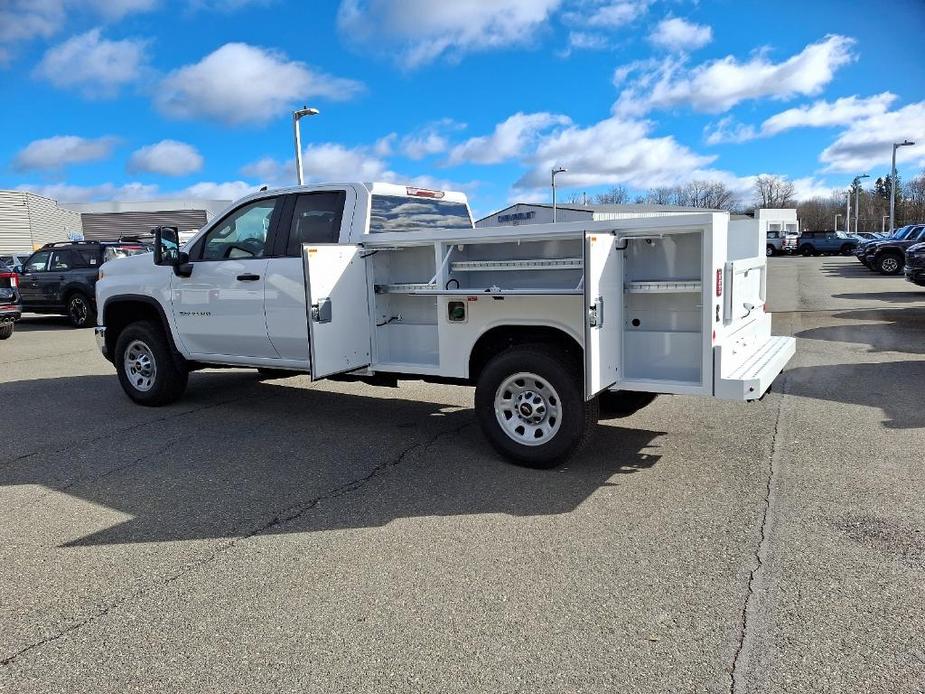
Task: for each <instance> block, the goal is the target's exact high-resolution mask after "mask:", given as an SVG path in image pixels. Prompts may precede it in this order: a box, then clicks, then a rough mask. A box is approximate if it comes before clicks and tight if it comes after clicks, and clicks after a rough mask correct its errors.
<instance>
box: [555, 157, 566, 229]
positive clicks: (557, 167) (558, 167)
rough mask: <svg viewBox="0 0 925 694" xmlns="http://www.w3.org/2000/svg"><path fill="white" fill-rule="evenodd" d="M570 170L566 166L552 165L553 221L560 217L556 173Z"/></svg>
mask: <svg viewBox="0 0 925 694" xmlns="http://www.w3.org/2000/svg"><path fill="white" fill-rule="evenodd" d="M566 171H568V169H566V168H565V167H564V166H554V167H552V221H553V223H555V222H556V220H557V218H558V214H557V210H556V174H560V173H565V172H566Z"/></svg>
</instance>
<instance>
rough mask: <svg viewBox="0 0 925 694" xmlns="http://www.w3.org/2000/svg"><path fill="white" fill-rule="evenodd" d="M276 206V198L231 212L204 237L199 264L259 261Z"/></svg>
mask: <svg viewBox="0 0 925 694" xmlns="http://www.w3.org/2000/svg"><path fill="white" fill-rule="evenodd" d="M277 203H278V198H270V199H269V200H258V201H256V202H252V203H251V204H249V205H245V206H244V207H241V208H239V209H237V210H235V211H234V212H232V213H231V214H230V215H229V216H228V217H226V218H225V219H224V220H222V221H221V222H220V223H219V224H218V226H216V227H215V228H213V229H212V230H210V231H209V233H208V234H206V236H205V239H204V243H203V248H202V260H227V259H229V258H261V257H263V253H264V247H265V246H266V242H267V232H268V231H269V229H270V220H271V218H272V217H273V210H274V209H275V208H276V205H277Z"/></svg>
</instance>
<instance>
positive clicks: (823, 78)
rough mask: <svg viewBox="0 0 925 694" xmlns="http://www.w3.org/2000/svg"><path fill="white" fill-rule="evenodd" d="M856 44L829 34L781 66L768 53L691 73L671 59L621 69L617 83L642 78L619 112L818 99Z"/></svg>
mask: <svg viewBox="0 0 925 694" xmlns="http://www.w3.org/2000/svg"><path fill="white" fill-rule="evenodd" d="M854 43H855V42H854V39H851V38H848V37H846V36H838V35H829V36H827V37H825V39H823V40H822V41H819V42H818V43H813V44H810V45H808V46H807V47H806V48H804V49H803V50H802V51H800V52H799V53H798V54H796V55H794V56H792V57H790V58H788V59H787V60H784V61H782V62H780V63H774V62H772V61H770V60H769V59H768V58H767V56H766V55H765V54H763V53H761V54H758V55H755V56H753V57H752V58H750V59H749V60H747V61H745V62H740V61H739V60H738V59H736V58H735V57H734V56H726V57H725V58H721V59H718V60H711V61H708V62H705V63H702V64H700V65H697V66H695V67H693V68H688V67H687V66H686V63H685V61H684V60H677V59H673V58H666V59H665V60H663V61H662V62H661V63H660V65H659V66H658V67H657V68H656V69H654V70H648V69H647V68H648V64H647V63H646V62H644V61H643V62H637V63H635V64H630V65H629V66H625V67H626V70H624V71H622V72H621V71H620V68H618V71H617V73H615V78H616V77H617V76H619V77H620V78H621V80H626V79H627V78H628V77H629V75H630V74H631V73H641V74H638V77H637V80H636V82H635V83H633V84H631V85H630V86H628V87H627V88H625V89H624V90H623V92H622V93H621V94H620V97H619V99H618V100H617V103H616V104H615V105H614V110H615V112H616V113H619V114H621V115H623V116H627V115H641V114H643V113H647V112H648V111H651V110H653V109H666V108H675V107H678V106H690V107H691V108H693V109H694V110H695V111H702V112H706V113H721V112H723V111H727V110H729V109H730V108H732V107H733V106H735V105H736V104H738V103H740V102H742V101H746V100H750V99H761V98H771V99H788V98H791V97H793V96H797V95H804V96H811V95H814V94H818V93H819V92H820V91H821V90H822V88H823V87H825V85H827V84H828V83H829V82H831V81H832V78H833V77H834V75H835V71H836V70H838V68H839V67H841V66H842V65H845V64H846V63H848V62H850V61H851V60H853V59H854V54H853V53H852V48H853V46H854Z"/></svg>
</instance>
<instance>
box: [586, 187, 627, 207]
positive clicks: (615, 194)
mask: <svg viewBox="0 0 925 694" xmlns="http://www.w3.org/2000/svg"><path fill="white" fill-rule="evenodd" d="M629 198H630V196H629V193H627V192H626V188H624V187H623V186H612V187H611V188H610V190H608V191H607V192H606V193H598V194H597V195H595V196H594V202H595V204H597V205H625V204H626V203H628V202H629Z"/></svg>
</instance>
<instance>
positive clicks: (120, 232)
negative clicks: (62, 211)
mask: <svg viewBox="0 0 925 694" xmlns="http://www.w3.org/2000/svg"><path fill="white" fill-rule="evenodd" d="M230 204H231V201H230V200H196V199H184V200H180V199H177V200H144V201H139V202H123V201H107V202H82V203H67V204H64V205H62V206H63V207H66V208H67V209H69V210H74V211H75V212H79V213H80V216H81V219H82V222H83V232H84V236H85V237H86V238H87V239H92V240H98V241H106V240H115V239H118V238H119V237H120V236H127V235H131V234H146V233H148V232H150V231H151V229H152V228H154V227H156V226H175V227H177V228H178V229H179V230H180V231H181V232H187V231H195V230H197V229H200V228H202V226H203V225H205V223H206V222H209V221H211V220H212V218H213V217H215V215H217V214H218V213H220V212H221V211H222V210H224V209H225V208H226V207H228V205H230Z"/></svg>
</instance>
